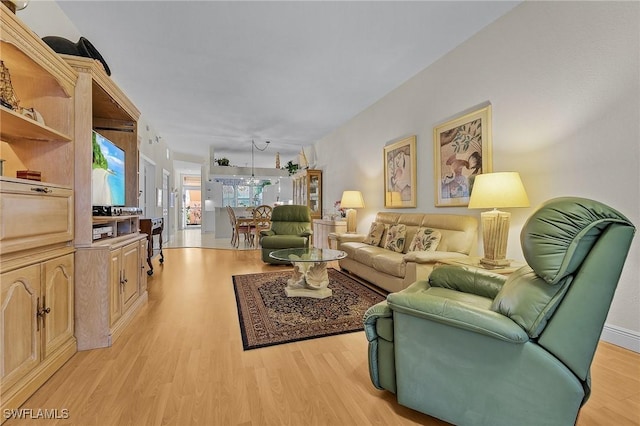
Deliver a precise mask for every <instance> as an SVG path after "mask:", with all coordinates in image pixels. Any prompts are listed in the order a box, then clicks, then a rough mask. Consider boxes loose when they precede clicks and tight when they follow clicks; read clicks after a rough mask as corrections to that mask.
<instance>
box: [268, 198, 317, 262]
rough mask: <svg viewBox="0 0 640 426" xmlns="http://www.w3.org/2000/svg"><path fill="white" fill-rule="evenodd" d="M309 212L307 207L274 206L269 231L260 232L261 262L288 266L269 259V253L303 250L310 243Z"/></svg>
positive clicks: (311, 232)
mask: <svg viewBox="0 0 640 426" xmlns="http://www.w3.org/2000/svg"><path fill="white" fill-rule="evenodd" d="M312 234H313V231H312V230H311V211H310V210H309V207H307V206H297V205H284V206H276V207H274V208H273V211H272V212H271V229H269V230H266V231H260V245H261V246H262V261H263V262H266V263H273V264H289V263H290V262H283V261H279V260H276V259H273V258H270V257H269V253H271V252H272V251H275V250H280V249H286V248H305V247H309V245H310V242H311V235H312Z"/></svg>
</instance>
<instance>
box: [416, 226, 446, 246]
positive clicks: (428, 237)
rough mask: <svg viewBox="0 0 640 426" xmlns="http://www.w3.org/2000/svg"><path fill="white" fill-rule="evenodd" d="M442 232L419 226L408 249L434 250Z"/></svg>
mask: <svg viewBox="0 0 640 426" xmlns="http://www.w3.org/2000/svg"><path fill="white" fill-rule="evenodd" d="M441 239H442V234H441V233H440V231H436V230H435V229H431V228H420V229H418V232H416V235H415V236H414V237H413V240H412V241H411V245H409V251H436V248H438V244H440V240H441Z"/></svg>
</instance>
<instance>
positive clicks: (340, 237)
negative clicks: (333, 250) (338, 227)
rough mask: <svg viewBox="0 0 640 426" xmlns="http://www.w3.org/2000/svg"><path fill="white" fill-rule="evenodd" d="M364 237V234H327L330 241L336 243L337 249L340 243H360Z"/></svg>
mask: <svg viewBox="0 0 640 426" xmlns="http://www.w3.org/2000/svg"><path fill="white" fill-rule="evenodd" d="M366 237H367V236H366V235H364V234H347V233H340V232H331V233H330V234H329V238H330V239H334V240H336V241H337V242H338V247H340V244H342V243H351V242H356V243H361V242H363V241H364V239H365V238H366Z"/></svg>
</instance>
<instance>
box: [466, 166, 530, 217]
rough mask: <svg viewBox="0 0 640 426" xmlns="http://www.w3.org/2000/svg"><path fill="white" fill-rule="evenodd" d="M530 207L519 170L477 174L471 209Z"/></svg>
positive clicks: (470, 204) (470, 203) (472, 192)
mask: <svg viewBox="0 0 640 426" xmlns="http://www.w3.org/2000/svg"><path fill="white" fill-rule="evenodd" d="M510 207H529V198H528V197H527V192H526V191H525V190H524V185H523V184H522V180H521V179H520V174H519V173H518V172H499V173H483V174H480V175H478V176H476V178H475V180H474V182H473V189H472V190H471V197H470V198H469V208H470V209H485V208H490V209H499V208H510Z"/></svg>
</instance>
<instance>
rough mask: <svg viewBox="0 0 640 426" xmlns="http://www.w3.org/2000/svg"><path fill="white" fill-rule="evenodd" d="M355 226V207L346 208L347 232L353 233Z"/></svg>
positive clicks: (356, 224)
mask: <svg viewBox="0 0 640 426" xmlns="http://www.w3.org/2000/svg"><path fill="white" fill-rule="evenodd" d="M357 226H358V223H357V222H356V211H355V209H347V234H355V233H356V228H357Z"/></svg>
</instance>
